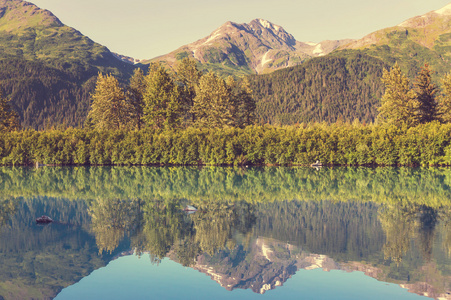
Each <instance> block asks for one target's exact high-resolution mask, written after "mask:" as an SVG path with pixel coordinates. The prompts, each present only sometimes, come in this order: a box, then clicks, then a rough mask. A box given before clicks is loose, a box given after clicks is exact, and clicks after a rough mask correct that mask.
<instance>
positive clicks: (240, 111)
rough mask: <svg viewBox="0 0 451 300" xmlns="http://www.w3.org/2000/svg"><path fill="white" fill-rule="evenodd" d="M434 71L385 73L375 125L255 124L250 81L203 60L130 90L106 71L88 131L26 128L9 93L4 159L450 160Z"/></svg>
mask: <svg viewBox="0 0 451 300" xmlns="http://www.w3.org/2000/svg"><path fill="white" fill-rule="evenodd" d="M431 73H432V72H431V71H430V70H429V67H428V65H425V67H424V68H423V69H422V70H421V71H420V72H419V73H418V76H417V78H416V80H415V82H414V84H413V87H411V84H410V81H409V80H408V79H407V78H406V77H405V76H404V75H403V74H402V73H401V70H400V67H399V66H398V65H397V64H396V65H395V66H394V67H393V68H392V69H391V70H390V71H389V70H385V71H384V72H383V77H382V81H383V82H384V84H385V88H386V90H385V94H384V95H383V97H382V99H381V107H380V108H379V111H380V115H379V116H378V119H377V122H376V123H375V124H361V123H360V122H359V121H358V120H355V121H354V122H353V123H352V124H349V123H343V122H337V123H333V124H327V123H319V124H318V123H313V124H304V123H302V124H296V125H290V126H273V125H255V107H256V106H255V100H254V99H253V96H252V91H251V90H250V89H249V83H248V82H247V80H246V79H242V80H241V81H236V80H235V79H233V78H231V77H229V78H227V79H226V80H224V79H222V78H221V77H219V76H218V75H216V74H215V73H212V72H210V73H206V74H202V73H201V72H200V71H199V70H198V69H197V65H196V63H195V61H193V60H189V59H183V60H182V61H181V63H180V64H179V66H178V68H177V69H176V70H175V71H173V72H172V71H171V72H169V71H167V70H166V69H164V68H163V67H162V66H160V65H151V66H150V67H149V73H148V74H147V75H144V73H143V72H142V71H141V70H137V71H136V72H135V74H134V75H133V76H132V78H131V79H130V83H129V85H128V86H126V87H122V86H121V85H120V84H119V82H118V80H117V79H116V78H114V77H113V76H111V75H106V76H104V75H102V74H99V76H98V79H97V86H96V90H95V92H94V94H93V95H92V99H93V101H92V105H91V110H90V112H89V114H88V117H87V120H86V123H85V126H84V128H67V129H53V128H52V129H48V130H45V131H34V130H30V129H26V130H21V131H18V130H17V122H15V121H14V113H13V112H11V108H10V107H8V102H7V101H6V100H4V99H3V98H4V97H2V99H3V100H2V107H4V108H3V109H2V111H3V112H5V113H4V114H3V115H4V116H5V117H2V116H0V119H1V118H5V120H6V121H5V122H2V123H0V125H1V126H2V129H3V130H2V131H0V165H14V166H15V165H35V164H47V165H215V166H216V165H235V166H236V165H243V166H244V165H260V166H261V165H267V166H268V165H277V166H292V165H310V164H311V163H312V162H314V161H317V160H319V161H320V162H321V163H322V164H324V165H358V166H396V165H397V166H439V165H442V166H450V165H451V122H450V121H451V75H447V76H445V78H444V79H443V81H442V83H443V95H438V92H439V90H438V87H437V86H436V85H435V84H433V83H432V81H431ZM6 117H7V118H6Z"/></svg>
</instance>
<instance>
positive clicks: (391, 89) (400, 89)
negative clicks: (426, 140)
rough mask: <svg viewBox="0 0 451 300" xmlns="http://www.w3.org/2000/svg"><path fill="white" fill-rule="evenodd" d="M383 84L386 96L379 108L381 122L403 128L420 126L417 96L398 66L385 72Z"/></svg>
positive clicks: (383, 97)
mask: <svg viewBox="0 0 451 300" xmlns="http://www.w3.org/2000/svg"><path fill="white" fill-rule="evenodd" d="M382 82H383V83H384V84H385V94H384V95H383V96H382V99H381V102H382V105H381V107H379V112H380V114H379V120H382V121H384V122H388V123H392V124H395V125H396V126H401V125H403V124H405V125H407V126H409V127H410V126H415V125H417V124H418V119H417V114H416V111H417V109H418V106H419V105H418V101H417V99H416V94H415V92H414V91H412V90H411V89H410V82H409V79H407V77H406V76H404V75H403V74H402V72H401V68H400V67H399V65H398V64H395V65H394V66H393V68H392V69H391V70H390V71H387V70H384V73H383V75H382Z"/></svg>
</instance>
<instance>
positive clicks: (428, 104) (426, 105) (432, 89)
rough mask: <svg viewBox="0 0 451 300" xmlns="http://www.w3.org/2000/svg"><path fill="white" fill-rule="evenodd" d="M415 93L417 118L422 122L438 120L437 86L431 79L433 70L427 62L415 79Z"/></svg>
mask: <svg viewBox="0 0 451 300" xmlns="http://www.w3.org/2000/svg"><path fill="white" fill-rule="evenodd" d="M414 85H415V93H416V99H417V101H418V111H417V118H418V122H420V123H429V122H432V121H434V120H437V115H438V111H437V102H436V101H435V94H436V93H437V86H436V85H435V84H433V83H432V81H431V70H430V69H429V66H428V65H427V64H425V65H424V67H423V68H422V69H421V71H420V72H419V73H418V75H417V77H416V80H415V84H414Z"/></svg>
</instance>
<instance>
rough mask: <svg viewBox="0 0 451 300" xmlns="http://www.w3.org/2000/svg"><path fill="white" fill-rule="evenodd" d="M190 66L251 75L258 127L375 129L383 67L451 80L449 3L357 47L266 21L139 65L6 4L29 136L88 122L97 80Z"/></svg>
mask: <svg viewBox="0 0 451 300" xmlns="http://www.w3.org/2000/svg"><path fill="white" fill-rule="evenodd" d="M184 57H192V58H195V59H196V60H197V61H198V62H199V67H200V68H201V69H202V70H204V71H209V70H212V71H216V72H218V73H220V74H221V75H224V76H226V75H233V76H237V77H239V76H243V75H251V76H250V79H251V85H252V89H253V91H254V93H255V97H256V100H257V117H258V119H259V120H260V122H261V123H274V124H293V123H299V122H312V121H327V122H334V121H337V120H343V121H353V120H354V119H359V120H360V121H362V122H372V121H374V118H375V116H376V115H377V106H378V104H379V101H380V97H381V95H382V94H383V85H382V83H381V81H380V76H381V74H382V70H383V69H384V68H388V67H390V66H392V65H393V64H394V63H395V62H398V64H399V65H400V66H401V68H402V69H403V71H404V72H405V73H406V74H408V76H409V77H410V78H413V77H415V75H416V73H417V72H418V71H419V70H420V69H421V67H422V66H423V65H424V64H425V63H428V64H429V65H430V66H431V68H432V69H433V70H434V71H435V73H434V76H435V79H436V80H437V79H438V77H440V76H442V75H443V74H445V73H447V72H450V71H451V67H450V62H451V60H450V58H451V4H450V5H448V6H445V7H444V8H442V9H439V10H436V11H432V12H429V13H427V14H425V15H422V16H417V17H414V18H411V19H409V20H407V21H405V22H402V23H401V24H399V25H397V26H394V27H390V28H386V29H382V30H379V31H376V32H374V33H371V34H369V35H367V36H365V37H363V38H362V39H359V40H336V41H323V42H321V43H318V44H315V43H307V42H300V41H297V40H296V39H295V38H294V37H293V36H292V35H291V34H290V33H288V32H286V31H285V30H284V29H283V28H282V27H281V26H278V25H275V24H273V23H271V22H269V21H266V20H263V19H255V20H253V21H251V22H249V23H248V24H237V23H233V22H227V23H225V24H224V25H222V26H221V27H219V28H218V29H217V30H215V31H213V32H212V33H211V34H210V35H209V36H207V37H205V38H203V39H200V40H198V41H196V42H194V43H191V44H188V45H185V46H182V47H180V48H179V49H177V50H175V51H173V52H171V53H169V54H167V55H163V56H160V57H157V58H154V59H150V60H144V61H137V60H135V59H133V58H131V57H127V56H123V55H119V54H115V53H112V52H110V51H109V50H108V49H107V48H106V47H104V46H102V45H100V44H97V43H95V42H93V41H92V40H90V39H89V38H88V37H86V36H84V35H82V34H81V33H80V32H78V31H77V30H75V29H73V28H71V27H68V26H65V25H64V24H62V23H61V21H60V20H59V19H58V18H57V17H56V16H54V15H53V14H52V13H51V12H49V11H47V10H43V9H40V8H38V7H37V6H35V5H34V4H31V3H29V2H26V1H21V0H0V86H1V87H2V89H4V90H5V94H6V95H8V96H9V97H10V98H11V99H12V102H13V106H14V108H15V109H16V110H17V111H18V113H19V115H20V118H21V121H22V124H23V125H24V126H25V127H34V128H43V127H48V126H51V125H53V124H60V123H64V124H66V125H73V126H76V125H78V124H81V123H83V121H84V119H85V117H86V115H87V111H88V109H89V101H90V100H89V99H90V94H91V93H92V91H93V89H94V86H95V80H96V76H97V74H98V72H102V73H111V74H113V75H115V76H116V77H117V78H118V79H119V80H120V81H122V82H126V81H127V80H128V78H129V77H130V75H131V74H132V72H133V70H134V69H135V68H137V67H145V65H146V64H148V63H150V62H156V61H159V62H163V63H164V64H166V65H168V66H170V67H173V66H175V65H176V64H177V63H178V61H180V60H181V59H183V58H184ZM274 71H275V72H274ZM256 74H259V75H258V76H257V75H256Z"/></svg>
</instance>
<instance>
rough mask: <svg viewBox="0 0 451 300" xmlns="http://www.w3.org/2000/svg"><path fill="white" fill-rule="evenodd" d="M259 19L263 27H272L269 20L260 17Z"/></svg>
mask: <svg viewBox="0 0 451 300" xmlns="http://www.w3.org/2000/svg"><path fill="white" fill-rule="evenodd" d="M258 21H259V22H260V24H261V25H262V26H263V27H265V28H268V29H270V28H271V23H269V22H268V21H266V20H263V19H258Z"/></svg>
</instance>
